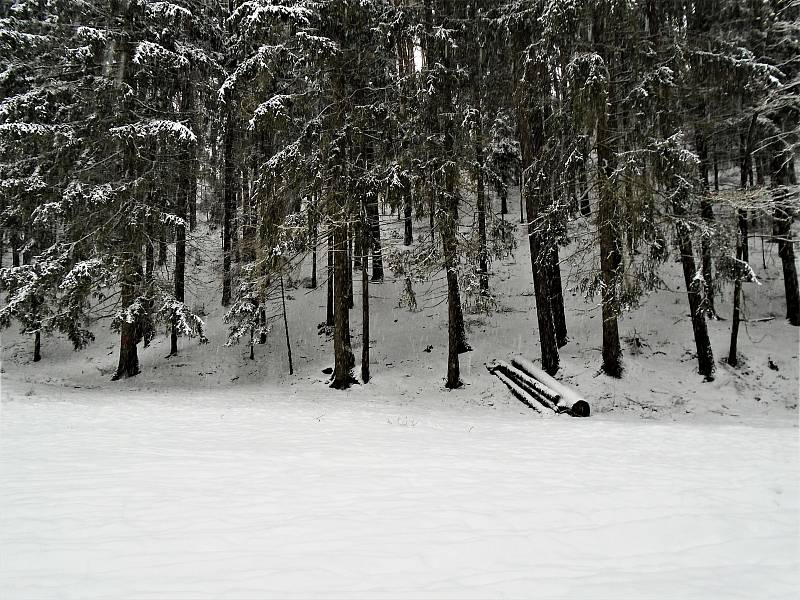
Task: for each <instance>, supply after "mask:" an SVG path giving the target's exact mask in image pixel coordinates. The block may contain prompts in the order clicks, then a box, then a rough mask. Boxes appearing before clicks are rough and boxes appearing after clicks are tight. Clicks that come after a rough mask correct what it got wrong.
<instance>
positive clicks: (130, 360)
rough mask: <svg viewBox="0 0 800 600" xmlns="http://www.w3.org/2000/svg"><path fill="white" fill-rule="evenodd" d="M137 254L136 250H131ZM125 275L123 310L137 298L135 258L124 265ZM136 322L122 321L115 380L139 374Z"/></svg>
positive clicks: (123, 278) (122, 287) (123, 282)
mask: <svg viewBox="0 0 800 600" xmlns="http://www.w3.org/2000/svg"><path fill="white" fill-rule="evenodd" d="M131 254H132V255H135V253H134V252H131ZM122 268H123V276H122V282H121V291H122V298H121V302H122V310H123V311H124V310H126V309H127V308H128V307H129V306H130V305H131V304H133V302H134V300H136V289H137V279H138V276H137V271H138V270H137V264H136V260H135V259H133V260H132V259H129V260H128V261H127V263H126V264H125V265H124V266H123V267H122ZM136 329H137V327H136V323H135V322H131V323H128V322H127V321H126V320H123V321H122V324H121V326H120V336H119V363H118V364H117V372H116V374H115V375H114V377H113V378H112V379H113V380H114V381H116V380H118V379H122V378H125V377H133V376H134V375H138V374H139V354H138V352H137V350H136Z"/></svg>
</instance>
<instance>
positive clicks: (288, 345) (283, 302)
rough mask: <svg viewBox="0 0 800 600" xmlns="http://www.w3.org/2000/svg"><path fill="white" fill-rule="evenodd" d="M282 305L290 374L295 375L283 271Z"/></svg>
mask: <svg viewBox="0 0 800 600" xmlns="http://www.w3.org/2000/svg"><path fill="white" fill-rule="evenodd" d="M281 307H282V308H283V330H284V331H285V332H286V354H287V356H288V357H289V375H294V363H293V362H292V343H291V342H290V341H289V320H288V319H287V318H286V293H285V292H284V290H283V273H281ZM251 347H252V344H251Z"/></svg>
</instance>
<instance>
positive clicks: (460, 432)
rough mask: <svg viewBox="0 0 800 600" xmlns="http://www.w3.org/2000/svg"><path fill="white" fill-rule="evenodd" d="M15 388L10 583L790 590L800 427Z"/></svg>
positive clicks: (289, 593)
mask: <svg viewBox="0 0 800 600" xmlns="http://www.w3.org/2000/svg"><path fill="white" fill-rule="evenodd" d="M14 388H17V389H14ZM25 389H26V388H24V387H21V386H8V385H7V386H5V387H4V389H3V397H2V400H3V402H2V405H0V406H1V410H0V481H2V485H1V486H0V597H2V598H15V599H19V598H81V599H84V598H120V599H122V598H286V597H289V598H295V597H296V598H301V597H302V598H306V597H323V598H334V597H336V598H341V597H348V598H353V597H355V598H389V597H406V598H423V597H424V598H431V597H433V598H486V597H492V598H606V597H614V598H725V599H732V598H742V599H752V598H761V599H766V598H792V597H795V596H794V594H796V592H797V590H798V589H800V588H799V587H798V586H799V585H800V581H799V580H798V572H800V570H798V567H799V566H800V561H799V560H798V539H800V538H799V537H798V518H799V517H798V439H797V429H796V428H792V427H788V428H775V427H764V428H757V427H748V426H742V425H718V426H717V425H704V426H698V425H696V424H694V425H693V424H684V423H664V424H660V423H656V422H652V421H649V422H648V421H641V422H614V421H608V420H604V419H603V418H592V419H570V418H554V419H547V420H542V419H537V418H535V416H534V415H533V414H532V413H531V414H530V416H529V417H526V416H523V415H520V414H518V413H514V412H512V411H505V412H503V411H497V410H490V409H487V408H480V407H478V408H476V407H472V408H471V409H469V410H466V411H463V410H459V409H458V408H457V407H455V406H449V405H445V404H442V405H441V406H437V405H436V404H435V403H429V404H428V405H426V406H398V404H397V402H396V400H390V399H389V398H388V397H386V398H374V397H370V396H369V395H368V394H366V393H365V392H364V391H359V390H356V391H354V392H353V393H348V394H333V393H330V394H329V393H328V392H326V391H325V390H320V391H319V392H318V393H316V394H314V393H307V392H302V393H301V394H299V395H297V394H296V395H292V394H291V392H290V391H286V390H285V389H284V390H279V389H277V388H261V389H258V388H255V387H244V388H241V389H237V390H231V389H220V390H218V391H207V392H203V391H198V390H195V391H194V392H192V393H191V395H188V394H187V395H184V396H183V397H169V398H167V397H165V395H163V394H158V393H152V392H150V393H142V392H138V393H136V394H131V393H129V392H125V391H119V392H117V393H114V394H110V393H109V392H102V391H64V390H57V389H55V388H50V389H49V388H47V387H44V386H41V387H37V388H36V389H35V390H29V391H28V394H30V395H25V391H24V390H25ZM362 389H363V388H362Z"/></svg>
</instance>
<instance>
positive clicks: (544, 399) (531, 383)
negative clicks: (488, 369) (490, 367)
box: [495, 360, 563, 412]
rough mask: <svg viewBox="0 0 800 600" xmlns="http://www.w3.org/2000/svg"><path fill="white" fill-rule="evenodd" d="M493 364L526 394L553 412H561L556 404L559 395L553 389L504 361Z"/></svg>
mask: <svg viewBox="0 0 800 600" xmlns="http://www.w3.org/2000/svg"><path fill="white" fill-rule="evenodd" d="M495 365H496V368H497V369H499V370H500V371H502V372H503V373H504V374H505V375H506V376H507V377H509V378H510V379H511V380H512V381H513V382H514V383H516V384H517V385H518V386H519V387H521V388H522V389H523V390H525V391H526V392H528V394H530V395H531V396H532V397H533V398H534V400H537V401H538V402H539V403H540V404H543V405H544V406H545V407H546V408H549V409H550V410H552V411H553V412H563V411H559V408H558V406H557V404H558V401H559V399H560V396H559V395H558V394H556V393H555V392H554V391H552V390H551V389H549V388H547V387H545V386H544V385H542V384H541V383H539V382H538V381H536V380H535V379H533V378H532V377H530V376H529V375H528V374H527V373H524V372H522V371H520V370H519V369H517V368H515V367H513V366H512V365H510V364H508V363H507V362H505V361H502V360H499V361H497V362H496V363H495Z"/></svg>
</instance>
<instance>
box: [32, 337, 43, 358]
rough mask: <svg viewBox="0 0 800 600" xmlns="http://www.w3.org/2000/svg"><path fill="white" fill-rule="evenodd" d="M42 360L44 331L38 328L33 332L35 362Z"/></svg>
mask: <svg viewBox="0 0 800 600" xmlns="http://www.w3.org/2000/svg"><path fill="white" fill-rule="evenodd" d="M40 360H42V332H41V331H39V330H38V329H37V330H36V333H34V334H33V362H39V361H40Z"/></svg>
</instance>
